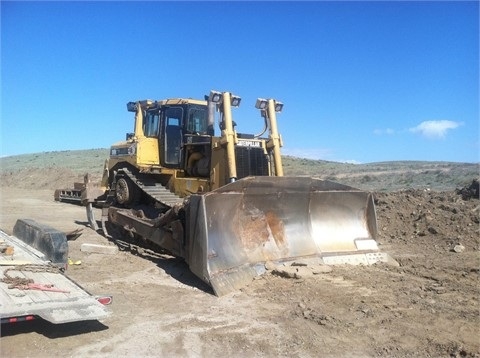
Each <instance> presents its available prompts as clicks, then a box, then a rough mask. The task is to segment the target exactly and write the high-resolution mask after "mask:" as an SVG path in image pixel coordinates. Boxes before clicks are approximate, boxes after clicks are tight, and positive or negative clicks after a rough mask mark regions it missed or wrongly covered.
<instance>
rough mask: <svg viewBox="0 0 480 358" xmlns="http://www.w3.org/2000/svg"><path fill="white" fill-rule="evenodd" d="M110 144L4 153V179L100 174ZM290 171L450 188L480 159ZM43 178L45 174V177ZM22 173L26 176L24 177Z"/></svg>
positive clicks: (474, 172) (300, 163)
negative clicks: (106, 146) (70, 149)
mask: <svg viewBox="0 0 480 358" xmlns="http://www.w3.org/2000/svg"><path fill="white" fill-rule="evenodd" d="M107 158H108V149H91V150H72V151H60V152H43V153H35V154H24V155H17V156H11V157H4V158H0V182H1V183H2V185H9V186H11V185H14V186H17V187H21V188H34V187H43V188H50V189H55V188H58V187H63V186H66V185H67V186H68V185H69V183H70V185H71V184H73V181H83V179H82V178H83V175H84V174H85V173H90V174H92V175H93V177H101V174H102V169H103V165H104V162H105V160H106V159H107ZM283 166H284V172H285V175H288V176H296V175H300V176H313V177H317V178H321V179H328V180H332V181H337V182H340V183H343V184H347V185H351V186H353V187H357V188H360V189H365V190H370V191H396V190H401V189H410V188H415V189H418V188H421V189H425V188H429V189H431V190H437V191H450V190H454V189H456V188H460V187H463V186H465V185H468V184H469V183H471V181H472V179H474V178H478V177H479V172H480V170H479V169H480V165H479V163H451V162H420V161H392V162H381V163H368V164H347V163H338V162H328V161H322V160H310V159H303V158H295V157H290V156H284V157H283ZM40 178H43V179H41V180H40ZM20 179H21V180H20Z"/></svg>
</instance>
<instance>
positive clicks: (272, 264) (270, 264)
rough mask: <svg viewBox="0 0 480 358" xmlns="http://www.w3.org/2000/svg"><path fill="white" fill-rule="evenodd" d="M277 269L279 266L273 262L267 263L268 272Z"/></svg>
mask: <svg viewBox="0 0 480 358" xmlns="http://www.w3.org/2000/svg"><path fill="white" fill-rule="evenodd" d="M276 268H277V265H275V264H274V263H273V262H272V261H267V262H265V270H267V271H273V270H275V269H276Z"/></svg>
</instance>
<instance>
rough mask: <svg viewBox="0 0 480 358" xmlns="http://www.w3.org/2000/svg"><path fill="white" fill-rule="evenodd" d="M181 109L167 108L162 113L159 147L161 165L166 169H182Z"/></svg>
mask: <svg viewBox="0 0 480 358" xmlns="http://www.w3.org/2000/svg"><path fill="white" fill-rule="evenodd" d="M182 125H183V108H182V107H167V108H165V109H164V111H163V121H162V126H163V130H162V135H163V138H161V139H160V140H161V141H162V144H163V145H161V146H160V147H161V148H162V150H161V151H163V153H161V155H160V156H161V159H162V165H163V166H165V167H167V168H181V167H182V160H183V155H182V143H183V142H182V141H183V130H182Z"/></svg>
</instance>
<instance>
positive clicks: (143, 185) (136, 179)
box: [122, 169, 183, 207]
mask: <svg viewBox="0 0 480 358" xmlns="http://www.w3.org/2000/svg"><path fill="white" fill-rule="evenodd" d="M122 172H123V173H124V174H125V175H126V176H127V177H128V178H129V179H130V180H131V181H132V182H133V183H135V184H136V185H137V187H138V188H140V189H141V190H142V191H143V192H144V193H145V194H147V195H148V196H150V197H151V198H153V199H154V200H155V201H157V202H159V203H161V204H162V205H165V206H168V207H172V206H174V205H176V204H181V203H182V202H183V198H181V197H179V196H178V195H176V194H174V193H172V192H171V191H170V190H168V189H167V188H166V187H165V186H164V185H162V184H161V183H158V182H156V181H154V180H152V178H151V176H149V175H146V174H133V173H132V172H131V171H129V170H128V169H123V170H122Z"/></svg>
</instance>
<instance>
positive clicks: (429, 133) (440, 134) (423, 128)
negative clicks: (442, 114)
mask: <svg viewBox="0 0 480 358" xmlns="http://www.w3.org/2000/svg"><path fill="white" fill-rule="evenodd" d="M461 125H463V123H461V122H454V121H448V120H440V121H424V122H422V123H420V124H419V125H418V126H416V127H413V128H410V129H409V130H410V132H413V133H420V134H421V135H423V136H425V137H427V138H434V139H435V138H444V137H445V135H446V134H447V130H449V129H455V128H457V127H459V126H461Z"/></svg>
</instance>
